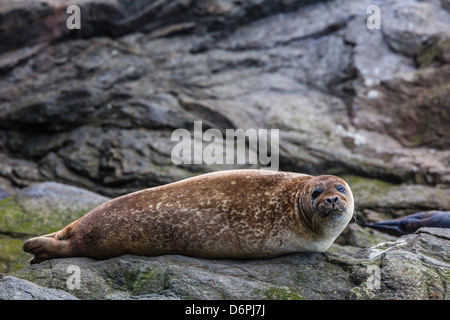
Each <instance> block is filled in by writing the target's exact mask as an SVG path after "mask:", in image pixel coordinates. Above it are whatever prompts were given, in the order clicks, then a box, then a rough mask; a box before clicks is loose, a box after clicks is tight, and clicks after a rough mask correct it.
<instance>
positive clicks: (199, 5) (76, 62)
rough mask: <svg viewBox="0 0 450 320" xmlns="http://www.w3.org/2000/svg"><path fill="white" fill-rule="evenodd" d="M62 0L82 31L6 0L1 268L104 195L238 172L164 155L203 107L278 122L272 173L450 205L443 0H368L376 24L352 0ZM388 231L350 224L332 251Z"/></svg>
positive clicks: (361, 198) (448, 38)
mask: <svg viewBox="0 0 450 320" xmlns="http://www.w3.org/2000/svg"><path fill="white" fill-rule="evenodd" d="M70 3H71V4H73V3H77V4H78V5H79V6H80V8H81V21H82V28H81V30H72V31H69V30H68V29H67V27H66V19H67V17H68V16H69V15H68V14H66V12H65V9H66V8H67V6H68V2H67V1H62V0H61V1H57V0H46V1H40V2H35V1H31V0H28V1H20V2H14V1H10V0H8V1H2V3H1V4H0V199H4V200H2V201H1V202H0V268H1V270H0V272H12V271H14V270H18V269H20V268H21V267H23V266H24V265H25V264H26V260H27V259H28V258H29V257H27V256H26V255H25V254H23V253H21V244H22V242H23V240H24V239H25V238H27V237H29V236H33V235H35V234H42V233H47V232H51V231H53V230H51V229H52V228H53V229H56V230H57V229H59V228H60V227H62V226H64V225H65V224H67V222H68V221H72V220H74V219H75V218H76V217H78V216H81V215H83V214H84V213H85V212H87V211H89V210H90V209H92V208H93V207H95V206H96V205H98V204H99V203H102V202H104V201H106V200H107V199H108V197H115V196H118V195H121V194H124V193H128V192H131V191H135V190H139V189H142V188H147V187H151V186H156V185H161V184H165V183H169V182H172V181H177V180H180V179H183V178H186V177H190V176H192V175H196V174H200V173H203V172H208V171H215V170H222V169H229V168H231V167H232V166H231V167H230V166H221V165H214V166H208V165H179V166H176V165H174V164H173V163H172V161H171V158H170V153H171V150H172V147H173V146H174V145H175V142H171V141H170V137H171V133H172V132H173V130H175V129H178V128H186V129H188V130H191V129H192V128H193V122H194V121H197V120H200V121H202V122H203V129H204V130H206V129H208V128H217V129H220V130H221V131H223V132H225V130H226V129H236V128H242V129H244V130H246V129H249V128H253V129H279V130H280V170H286V171H297V172H304V173H309V174H322V173H330V174H336V175H340V176H342V177H344V178H345V179H346V180H347V181H348V182H349V184H350V186H351V187H352V190H353V193H354V194H355V199H356V210H357V213H358V217H359V219H361V220H367V221H371V220H382V219H387V218H394V217H399V216H402V215H405V214H408V213H413V212H417V211H424V210H450V150H449V147H450V130H449V125H448V124H449V123H450V63H449V62H450V6H449V2H448V1H445V0H441V1H439V0H434V1H392V0H391V1H385V0H384V1H378V2H377V3H376V4H377V5H378V6H379V7H380V9H381V29H379V30H377V29H375V30H370V29H368V28H367V27H366V19H367V18H368V16H369V15H370V14H368V13H366V9H367V7H368V6H369V5H371V4H372V3H371V1H360V0H358V1H357V0H355V1H353V0H346V1H323V2H317V1H300V0H284V1H281V0H280V1H276V0H273V1H269V0H266V1H256V0H255V1H253V0H250V1H237V0H235V1H231V0H230V1H215V0H202V1H193V0H191V1H190V0H169V1H144V0H142V1H141V0H137V1H132V2H131V1H122V0H116V1H102V0H83V1H81V0H80V1H71V2H70ZM236 167H239V168H242V167H252V166H251V165H241V166H236ZM253 167H255V166H253ZM47 181H55V182H51V183H49V182H47ZM57 183H59V184H57ZM63 184H64V185H63ZM74 187H78V188H77V189H74ZM79 188H82V189H87V190H90V191H93V192H96V193H97V194H93V193H90V192H88V191H86V190H82V189H79ZM416 237H425V236H424V234H422V233H420V234H418V235H416ZM426 237H428V236H426ZM446 237H447V238H445V237H444V238H445V239H447V240H445V239H442V238H440V239H441V240H442V241H444V242H445V241H447V243H448V236H446ZM411 239H413V238H411ZM421 239H422V238H421ZM386 240H395V239H390V238H389V237H387V236H384V235H381V234H378V233H376V232H374V231H371V230H367V229H365V228H362V227H361V226H359V225H358V224H356V223H354V222H353V223H351V225H349V228H348V229H347V230H346V231H345V232H344V234H343V235H342V237H341V238H340V239H338V241H337V243H336V245H335V246H334V247H333V248H332V250H331V251H332V252H333V253H330V255H332V256H333V255H334V254H345V255H346V256H348V255H350V256H353V257H355V255H357V254H359V253H358V252H359V251H360V249H361V248H368V247H371V246H374V245H376V244H377V243H379V242H383V241H386ZM441 240H440V241H441ZM421 241H422V240H421ZM423 241H425V240H423ZM440 245H442V246H444V245H445V243H443V244H442V243H441V244H440ZM435 249H436V250H441V249H440V247H439V246H436V248H435ZM399 254H400V253H399ZM401 254H405V255H408V254H409V253H401ZM414 254H416V253H414ZM299 257H301V256H296V257H294V258H292V259H294V260H295V261H297V260H296V259H299ZM324 257H327V256H326V255H325V256H320V258H314V259H319V260H320V259H326V258H324ZM333 257H334V256H333ZM445 257H446V258H445ZM124 259H125V260H126V259H128V258H124ZM132 259H135V258H132ZM161 259H163V260H164V259H169V260H170V259H171V258H161ZM174 259H175V260H176V259H177V258H174ZM333 259H334V258H333ZM355 259H356V258H355ZM144 260H145V261H147V260H148V259H144ZM169 260H167V261H169ZM300 260H301V259H300ZM419 260H420V259H419ZM83 261H84V260H83ZM121 261H122V260H121ZM149 261H153V260H151V259H150V260H149ZM154 261H155V262H154V263H156V264H157V263H159V262H158V261H159V260H158V259H156V260H154ZM164 261H165V262H164V263H167V261H166V260H164ZM189 261H190V260H189ZM308 261H309V260H308ZM320 261H322V260H320ZM444 261H448V255H447V256H444ZM64 263H65V262H64ZM142 263H144V262H142ZM152 263H153V262H152ZM196 263H197V262H196ZM199 263H200V262H199ZM201 263H203V262H201ZM205 263H206V262H205ZM86 264H89V265H90V264H91V262H86ZM88 268H91V267H88ZM25 270H27V269H25ZM31 270H34V269H31ZM43 270H44V269H43ZM346 270H348V268H347V267H346ZM382 270H384V269H382ZM444 270H446V271H445V272H444V271H442V272H441V271H439V272H438V271H436V272H437V274H438V275H439V277H442V276H443V275H446V276H447V279H448V272H449V271H448V270H449V269H448V264H447V265H446V266H444ZM24 272H25V271H24ZM383 272H384V271H383ZM386 272H387V271H386ZM351 274H352V273H351ZM357 274H359V273H357ZM386 274H387V273H386ZM22 275H23V273H22ZM352 277H358V276H351V277H350V278H352ZM424 277H428V276H424ZM7 278H8V277H6V278H4V279H7ZM8 279H10V278H8ZM352 279H353V278H352ZM427 279H428V278H427ZM7 281H10V280H7ZM32 281H33V280H32ZM270 281H272V280H270ZM3 283H5V282H3ZM274 283H275V284H277V281H274ZM280 283H283V282H280ZM361 283H362V282H361ZM41 284H42V283H41ZM44 285H45V286H49V285H48V283H45V284H44ZM385 285H386V288H387V287H389V284H388V283H385ZM287 286H288V287H290V285H287ZM447 287H448V286H447ZM277 288H278V287H277ZM427 288H428V287H427ZM442 288H444V289H442V290H441V289H439V290H438V292H439V294H437V295H436V297H437V298H445V297H447V298H448V292H447V291H445V290H447V289H445V288H446V287H445V285H442ZM59 289H61V288H59ZM278 289H279V288H278ZM278 289H277V290H278ZM280 290H281V289H280ZM436 290H437V289H436ZM44 291H45V290H44ZM294 291H295V290H294ZM295 292H297V293H299V294H300V295H301V296H305V297H307V298H319V297H320V296H319V295H313V294H311V295H308V294H305V293H304V292H303V291H302V290H300V291H298V290H297V291H295ZM433 292H434V291H433ZM158 294H160V293H158ZM131 295H133V294H131ZM138 295H145V293H142V292H140V293H139V294H138ZM113 296H114V295H113ZM175 296H176V297H186V296H189V295H188V294H186V295H182V294H180V295H177V294H175ZM192 296H195V294H194V293H192ZM213 296H214V297H216V296H215V295H212V296H211V297H213ZM224 296H227V295H224ZM387 296H388V294H387V293H386V296H383V295H382V294H381V295H379V297H387ZM78 297H87V296H86V295H78ZM102 297H103V298H104V297H106V296H102ZM108 297H109V296H108ZM205 297H209V296H207V295H206V296H205ZM339 297H340V298H355V297H356V298H358V297H362V296H357V295H355V296H352V295H347V294H345V295H340V296H339ZM364 297H366V296H364ZM405 297H406V296H405ZM408 297H417V298H432V297H425V296H424V295H423V294H418V295H416V296H414V295H413V294H412V295H411V296H408Z"/></svg>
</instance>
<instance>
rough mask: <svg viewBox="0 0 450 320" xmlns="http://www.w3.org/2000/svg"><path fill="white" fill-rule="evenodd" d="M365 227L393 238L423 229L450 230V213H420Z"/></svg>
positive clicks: (369, 224)
mask: <svg viewBox="0 0 450 320" xmlns="http://www.w3.org/2000/svg"><path fill="white" fill-rule="evenodd" d="M365 226H367V227H370V228H372V229H375V230H378V231H381V232H384V233H387V234H391V235H393V236H402V235H405V234H410V233H414V232H415V231H416V230H417V229H419V228H422V227H435V228H450V211H425V212H419V213H415V214H411V215H409V216H406V217H402V218H398V219H393V220H386V221H380V222H374V223H367V224H365Z"/></svg>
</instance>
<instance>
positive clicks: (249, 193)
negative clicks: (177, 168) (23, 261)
mask: <svg viewBox="0 0 450 320" xmlns="http://www.w3.org/2000/svg"><path fill="white" fill-rule="evenodd" d="M353 211H354V203H353V195H352V191H351V189H350V187H349V186H348V184H347V183H346V182H345V181H344V180H343V179H341V178H339V177H336V176H331V175H321V176H310V175H306V174H301V173H293V172H272V171H267V170H251V169H248V170H227V171H219V172H214V173H207V174H203V175H199V176H196V177H192V178H188V179H185V180H181V181H178V182H174V183H170V184H166V185H163V186H158V187H154V188H149V189H145V190H142V191H137V192H134V193H130V194H127V195H124V196H121V197H118V198H115V199H113V200H110V201H108V202H105V203H103V204H102V205H100V206H98V207H97V208H95V209H93V210H92V211H90V212H89V213H87V214H86V215H84V216H83V217H81V218H80V219H78V220H76V221H74V222H72V223H71V224H69V225H68V226H67V227H65V228H64V229H62V230H60V231H58V232H55V233H52V234H48V235H44V236H40V237H35V238H31V239H29V240H27V241H26V242H25V243H24V245H23V249H24V251H26V252H29V253H31V254H33V255H34V258H33V259H32V260H31V263H39V262H42V261H45V260H48V259H54V258H63V257H76V256H85V257H90V258H94V259H97V260H101V259H108V258H112V257H116V256H121V255H124V254H134V255H142V256H157V255H166V254H179V255H185V256H192V257H203V258H211V259H213V258H240V259H248V258H269V257H275V256H280V255H284V254H288V253H293V252H323V251H326V250H327V249H328V247H329V246H330V245H331V243H332V242H333V241H334V240H335V239H336V237H337V236H338V235H339V234H340V233H341V232H342V231H343V229H344V228H345V227H346V225H347V224H348V222H349V221H350V219H351V218H352V215H353Z"/></svg>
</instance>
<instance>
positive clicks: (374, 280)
mask: <svg viewBox="0 0 450 320" xmlns="http://www.w3.org/2000/svg"><path fill="white" fill-rule="evenodd" d="M449 256H450V230H449V229H441V228H422V229H419V230H418V231H417V232H416V233H415V234H411V235H407V236H404V237H401V238H399V239H398V240H397V241H395V242H386V243H381V244H379V245H377V246H375V247H372V248H370V249H362V250H360V251H359V252H358V253H357V255H355V256H354V257H350V256H347V255H341V254H337V253H329V252H326V253H298V254H292V255H288V256H283V257H279V258H274V259H263V260H228V259H226V260H207V259H198V258H189V257H184V256H159V257H140V256H132V255H126V256H122V257H117V258H113V259H109V260H103V261H96V260H92V259H88V258H70V259H56V260H51V261H46V262H44V263H41V264H39V265H32V266H30V267H27V268H24V269H21V270H19V271H16V272H14V273H12V274H10V275H8V276H5V277H4V278H3V279H1V280H0V299H449V298H450V291H449V288H450V260H449V258H448V257H449ZM74 266H75V267H78V268H79V269H78V270H79V275H80V282H79V283H78V284H79V286H78V287H77V286H75V284H76V282H73V281H72V277H73V275H74V274H75V273H74V269H73V268H74ZM74 286H75V287H74ZM69 288H71V289H69Z"/></svg>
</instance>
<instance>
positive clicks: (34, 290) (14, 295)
mask: <svg viewBox="0 0 450 320" xmlns="http://www.w3.org/2000/svg"><path fill="white" fill-rule="evenodd" d="M0 282H1V284H0V300H77V298H75V297H74V296H72V295H71V294H69V293H67V292H64V291H62V290H55V289H50V288H45V287H41V286H38V285H36V284H34V283H32V282H29V281H26V280H22V279H18V278H15V277H11V276H6V277H4V278H3V279H1V280H0Z"/></svg>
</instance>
